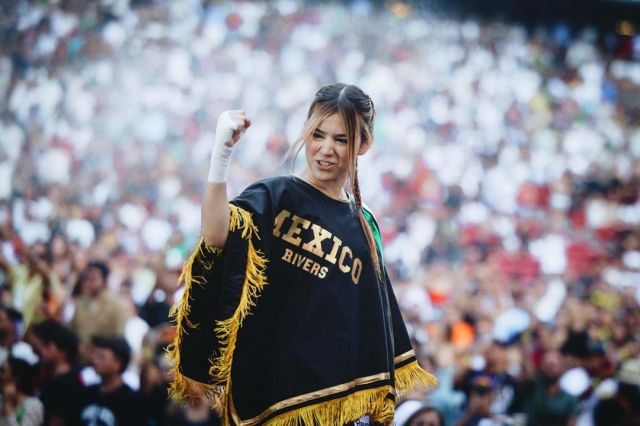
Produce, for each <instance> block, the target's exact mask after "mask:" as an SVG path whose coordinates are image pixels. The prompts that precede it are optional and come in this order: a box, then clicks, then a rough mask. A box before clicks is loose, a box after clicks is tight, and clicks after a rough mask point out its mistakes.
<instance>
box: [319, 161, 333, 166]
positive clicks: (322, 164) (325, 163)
mask: <svg viewBox="0 0 640 426" xmlns="http://www.w3.org/2000/svg"><path fill="white" fill-rule="evenodd" d="M318 164H320V165H321V166H330V165H331V163H330V162H328V161H322V160H318Z"/></svg>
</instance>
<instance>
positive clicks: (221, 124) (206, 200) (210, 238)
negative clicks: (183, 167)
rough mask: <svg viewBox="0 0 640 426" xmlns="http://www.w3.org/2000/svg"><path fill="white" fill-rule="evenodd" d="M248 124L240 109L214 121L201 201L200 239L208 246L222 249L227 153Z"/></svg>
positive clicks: (225, 229) (225, 227)
mask: <svg viewBox="0 0 640 426" xmlns="http://www.w3.org/2000/svg"><path fill="white" fill-rule="evenodd" d="M250 125H251V120H249V119H248V118H247V117H246V116H245V114H244V111H242V110H233V111H225V112H223V113H222V114H221V115H220V117H219V118H218V123H217V125H216V135H215V138H214V144H213V150H212V152H211V165H210V168H209V176H208V178H207V181H208V184H207V189H206V190H205V193H204V197H203V200H202V211H201V222H202V237H203V238H204V242H205V243H206V244H207V245H208V246H212V247H222V246H224V243H225V242H226V241H227V234H228V233H229V208H228V207H227V202H228V200H227V174H228V167H229V161H230V159H231V153H232V152H233V148H234V145H235V144H236V143H237V142H238V139H240V136H241V135H242V134H243V133H244V131H245V130H246V129H247V128H248V127H249V126H250Z"/></svg>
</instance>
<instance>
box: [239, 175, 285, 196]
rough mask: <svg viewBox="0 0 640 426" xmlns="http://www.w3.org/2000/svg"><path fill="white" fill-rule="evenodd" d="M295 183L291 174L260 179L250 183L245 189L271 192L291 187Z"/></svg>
mask: <svg viewBox="0 0 640 426" xmlns="http://www.w3.org/2000/svg"><path fill="white" fill-rule="evenodd" d="M293 183H294V180H293V177H291V176H273V177H269V178H265V179H260V180H259V181H256V182H254V183H252V184H251V185H249V186H248V187H247V188H246V189H245V190H244V191H243V193H244V192H246V191H259V190H262V191H266V192H270V193H274V192H278V191H281V190H283V189H285V188H288V187H290V186H291V185H292V184H293Z"/></svg>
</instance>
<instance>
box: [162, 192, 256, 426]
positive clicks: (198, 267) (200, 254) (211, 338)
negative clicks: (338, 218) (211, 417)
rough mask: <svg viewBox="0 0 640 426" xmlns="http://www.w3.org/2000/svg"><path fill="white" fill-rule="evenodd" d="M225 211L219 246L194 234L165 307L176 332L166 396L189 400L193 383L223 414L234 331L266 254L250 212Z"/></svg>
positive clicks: (236, 208) (252, 296) (246, 312)
mask: <svg viewBox="0 0 640 426" xmlns="http://www.w3.org/2000/svg"><path fill="white" fill-rule="evenodd" d="M229 212H230V223H229V235H228V237H227V241H226V243H225V246H224V248H216V247H209V246H207V245H206V243H205V242H204V240H203V239H200V242H199V244H198V246H197V247H196V249H195V250H194V251H193V253H192V254H191V256H190V257H189V258H188V259H187V261H186V262H185V264H184V266H183V270H182V274H181V276H180V279H179V281H180V282H181V283H184V291H183V294H182V297H181V298H180V300H178V301H177V302H176V303H175V305H174V306H173V308H172V310H171V312H170V318H171V319H172V320H173V321H174V322H175V325H176V334H175V338H174V340H173V342H172V344H171V345H170V346H169V348H168V353H169V358H170V359H171V360H172V362H173V371H172V372H173V378H172V382H171V383H170V386H169V394H170V396H171V397H173V398H174V399H178V400H187V401H190V400H195V399H196V398H198V394H199V392H198V390H197V389H196V388H195V387H198V388H200V390H201V391H202V392H204V393H205V395H206V396H207V397H208V398H209V399H210V401H211V402H212V405H213V406H214V407H216V408H218V409H219V410H220V411H222V412H223V413H224V411H225V410H224V407H226V406H227V404H228V398H229V386H228V384H229V383H230V380H231V379H230V376H231V364H232V358H233V351H234V348H235V345H236V339H237V335H238V330H239V329H240V327H241V325H242V322H243V320H244V319H245V318H246V316H247V315H249V313H250V310H251V308H252V307H253V306H255V303H256V299H257V298H258V297H259V295H260V293H261V291H262V289H263V287H264V285H265V284H266V278H265V268H266V258H265V256H264V255H263V253H262V252H261V250H260V248H259V246H260V236H259V235H258V227H257V226H256V224H255V223H254V221H253V215H252V213H251V212H249V211H248V210H245V209H243V208H241V207H239V206H237V205H235V204H229Z"/></svg>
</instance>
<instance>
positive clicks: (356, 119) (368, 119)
mask: <svg viewBox="0 0 640 426" xmlns="http://www.w3.org/2000/svg"><path fill="white" fill-rule="evenodd" d="M336 113H337V114H340V117H342V122H343V123H344V126H345V131H346V136H347V141H348V146H349V156H348V161H349V170H348V173H347V180H348V183H349V189H350V192H351V193H352V194H353V198H354V204H355V209H356V213H357V214H358V219H359V220H360V226H361V227H362V230H363V232H364V235H365V237H366V240H367V245H368V246H369V251H370V253H371V260H372V261H373V265H374V268H375V271H376V276H377V277H378V279H379V280H380V279H381V278H382V265H381V261H380V253H378V246H377V244H376V240H375V238H374V236H373V231H372V229H371V226H369V222H368V221H367V219H366V217H365V216H364V213H363V212H362V199H361V197H360V183H359V181H358V153H357V152H356V147H357V146H360V145H361V144H362V143H363V142H364V141H373V121H374V118H375V108H374V106H373V101H372V100H371V98H370V97H369V96H368V95H367V94H366V93H364V92H363V91H362V90H361V89H360V88H359V87H357V86H354V85H347V84H343V83H337V84H332V85H328V86H324V87H322V88H320V90H318V92H317V93H316V95H315V97H314V99H313V102H312V103H311V106H310V107H309V112H308V113H307V121H306V122H305V124H304V127H303V129H302V134H301V135H300V137H299V138H298V140H297V141H296V143H295V144H294V145H293V146H292V147H291V149H290V150H289V153H288V157H291V156H294V157H295V156H297V154H298V153H299V152H300V150H301V149H302V147H303V146H304V141H305V140H308V139H310V138H311V137H313V133H314V132H315V131H316V129H317V128H318V127H319V126H320V123H322V121H323V120H325V119H326V118H327V117H329V116H331V115H333V114H336ZM358 142H359V143H358Z"/></svg>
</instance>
